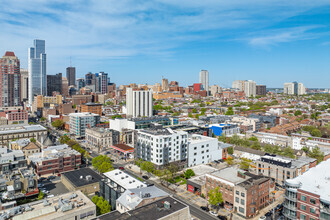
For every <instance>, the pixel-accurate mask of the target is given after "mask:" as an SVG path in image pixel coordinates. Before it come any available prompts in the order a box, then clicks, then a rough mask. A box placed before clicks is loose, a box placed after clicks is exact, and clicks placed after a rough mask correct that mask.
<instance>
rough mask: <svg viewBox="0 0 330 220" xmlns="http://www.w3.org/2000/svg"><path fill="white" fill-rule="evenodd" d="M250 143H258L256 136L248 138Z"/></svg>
mask: <svg viewBox="0 0 330 220" xmlns="http://www.w3.org/2000/svg"><path fill="white" fill-rule="evenodd" d="M249 140H250V141H258V138H257V137H256V136H252V137H250V138H249Z"/></svg>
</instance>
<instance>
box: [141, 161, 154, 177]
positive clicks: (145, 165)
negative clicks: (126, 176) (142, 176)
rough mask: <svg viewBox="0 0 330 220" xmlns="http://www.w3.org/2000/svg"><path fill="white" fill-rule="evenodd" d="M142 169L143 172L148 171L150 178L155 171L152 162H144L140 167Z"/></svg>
mask: <svg viewBox="0 0 330 220" xmlns="http://www.w3.org/2000/svg"><path fill="white" fill-rule="evenodd" d="M140 168H141V169H142V170H145V171H147V173H148V175H149V176H150V173H152V172H153V171H154V170H155V166H154V164H153V163H152V162H150V161H143V162H142V163H141V165H140Z"/></svg>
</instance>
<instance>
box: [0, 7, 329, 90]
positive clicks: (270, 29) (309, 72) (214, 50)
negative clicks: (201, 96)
mask: <svg viewBox="0 0 330 220" xmlns="http://www.w3.org/2000/svg"><path fill="white" fill-rule="evenodd" d="M250 5H253V7H250ZM328 8H329V4H328V3H327V2H324V1H313V2H312V3H309V2H299V3H298V1H293V2H292V1H291V2H290V3H287V2H285V1H283V2H282V1H269V2H267V3H264V2H261V1H250V2H246V3H244V2H231V3H223V2H217V1H206V2H205V4H203V5H200V4H199V3H198V2H191V1H189V2H187V1H183V2H180V3H177V2H174V1H168V2H163V1H156V2H148V1H147V2H145V3H136V2H130V1H128V2H123V3H113V2H108V1H98V2H97V3H95V2H94V3H92V2H89V1H87V2H86V4H84V5H82V4H75V3H70V2H69V3H68V2H64V1H63V2H59V3H58V2H57V3H54V2H52V1H49V2H45V3H41V2H39V1H29V2H28V3H24V2H20V3H17V2H16V1H8V3H7V4H3V7H2V8H1V9H0V24H1V25H2V27H3V35H2V36H1V37H0V39H1V41H2V42H6V43H5V44H1V45H0V50H2V51H3V53H4V52H5V51H14V52H15V54H16V55H17V56H18V57H19V58H20V60H21V67H22V68H25V69H27V66H28V65H27V60H28V59H27V54H26V48H27V47H29V46H30V45H31V41H32V40H33V39H43V40H45V41H46V42H47V56H48V58H47V73H48V74H49V75H55V74H56V73H59V72H64V71H65V69H66V67H68V66H71V65H70V60H72V66H75V67H76V68H77V73H76V77H77V78H81V77H83V76H84V75H85V74H86V73H87V72H90V71H91V72H94V73H95V72H100V71H104V72H107V73H109V76H110V78H111V80H112V81H114V82H116V83H117V84H128V83H132V82H136V83H148V84H154V83H156V82H160V80H161V76H164V77H165V78H167V79H169V81H172V80H176V81H178V82H180V83H181V85H183V86H187V85H191V84H193V83H196V82H198V72H199V71H200V70H201V69H206V70H208V71H209V72H210V79H209V85H210V86H211V85H214V84H218V85H220V86H222V87H230V85H231V83H232V81H234V80H239V79H242V80H243V79H251V80H255V81H256V82H257V83H258V84H265V85H267V87H280V88H281V87H283V83H285V82H292V81H300V82H302V83H303V84H304V85H306V87H307V88H315V87H321V88H327V87H328V84H329V83H328V82H329V81H330V74H329V71H330V65H329V64H328V60H329V59H330V53H329V46H330V44H329V42H330V38H329V33H328V31H327V29H328V28H327V27H328V25H329V24H330V19H328V17H329V12H328V11H329V10H327V9H328ZM63 14H66V16H63ZM85 15H89V16H85ZM40 19H43V22H39V23H38V22H36V21H38V20H40ZM76 21H79V22H78V23H77V22H76ZM32 24H34V25H32ZM128 33H130V34H128ZM70 57H71V59H70ZM122 76H125V77H122ZM141 76H143V77H141ZM319 79H322V80H319Z"/></svg>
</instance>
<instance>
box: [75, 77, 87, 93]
mask: <svg viewBox="0 0 330 220" xmlns="http://www.w3.org/2000/svg"><path fill="white" fill-rule="evenodd" d="M85 85H86V84H85V79H84V78H80V79H77V80H76V87H77V91H79V90H80V89H81V88H83V87H85Z"/></svg>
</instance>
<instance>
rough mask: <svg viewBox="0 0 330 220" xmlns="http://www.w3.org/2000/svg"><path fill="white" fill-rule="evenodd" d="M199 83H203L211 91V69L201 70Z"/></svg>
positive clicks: (205, 88) (204, 87)
mask: <svg viewBox="0 0 330 220" xmlns="http://www.w3.org/2000/svg"><path fill="white" fill-rule="evenodd" d="M199 83H202V85H203V89H204V90H206V91H209V71H207V70H201V71H200V72H199Z"/></svg>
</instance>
